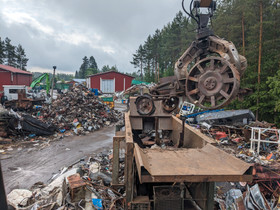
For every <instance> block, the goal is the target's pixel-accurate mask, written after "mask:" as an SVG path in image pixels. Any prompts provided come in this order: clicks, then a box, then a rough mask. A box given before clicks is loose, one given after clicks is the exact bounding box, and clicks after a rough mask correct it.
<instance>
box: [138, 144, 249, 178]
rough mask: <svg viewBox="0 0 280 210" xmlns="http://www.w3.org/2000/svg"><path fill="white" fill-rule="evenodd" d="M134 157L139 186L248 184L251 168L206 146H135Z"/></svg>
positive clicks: (214, 148)
mask: <svg viewBox="0 0 280 210" xmlns="http://www.w3.org/2000/svg"><path fill="white" fill-rule="evenodd" d="M135 156H136V157H135V159H136V166H137V170H138V173H139V178H140V181H141V182H142V183H143V182H176V181H185V182H202V181H203V182H207V181H211V182H219V181H252V165H250V164H247V163H245V162H243V161H242V160H239V159H237V158H235V157H233V156H231V155H230V154H227V153H225V152H224V151H221V150H220V149H218V148H216V147H215V146H213V145H210V144H207V145H206V146H204V147H203V148H201V149H186V148H180V149H175V148H174V149H172V150H167V149H165V150H162V149H141V148H140V147H139V146H138V145H135ZM144 171H146V173H145V172H144ZM143 172H144V173H143ZM147 172H148V174H149V175H146V174H147Z"/></svg>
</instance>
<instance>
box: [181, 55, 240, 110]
mask: <svg viewBox="0 0 280 210" xmlns="http://www.w3.org/2000/svg"><path fill="white" fill-rule="evenodd" d="M239 87H240V76H239V72H238V70H237V69H236V67H235V66H234V65H233V64H231V63H230V62H229V61H227V60H226V59H224V58H221V57H207V58H205V59H202V60H201V61H199V62H198V63H196V64H195V65H194V66H193V68H192V69H191V70H190V72H189V74H188V75H187V77H186V95H187V97H188V98H189V100H190V101H191V102H192V103H194V104H195V105H197V106H200V107H202V108H204V109H217V108H221V107H223V106H226V105H227V104H228V103H229V102H230V101H231V100H232V99H233V98H234V97H235V96H236V95H237V93H238V91H239Z"/></svg>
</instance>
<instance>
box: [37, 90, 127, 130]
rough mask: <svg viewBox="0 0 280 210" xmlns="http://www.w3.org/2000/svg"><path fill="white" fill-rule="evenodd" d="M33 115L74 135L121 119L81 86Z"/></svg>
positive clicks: (116, 112) (114, 111)
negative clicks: (72, 132)
mask: <svg viewBox="0 0 280 210" xmlns="http://www.w3.org/2000/svg"><path fill="white" fill-rule="evenodd" d="M33 114H34V115H36V116H37V117H38V118H39V119H41V120H42V121H43V122H51V123H52V124H54V125H55V126H56V127H57V128H59V130H60V132H62V133H63V132H64V131H66V130H71V129H73V131H74V133H76V134H83V133H85V132H86V131H93V130H98V129H99V128H101V127H103V126H104V125H110V124H111V123H115V122H118V121H119V119H122V113H121V112H119V111H117V110H114V109H110V107H109V106H107V105H106V104H104V103H103V102H102V100H101V99H99V98H98V97H97V96H95V95H93V93H92V92H90V91H89V90H88V89H87V88H86V87H84V86H82V85H79V86H76V87H74V88H72V89H71V90H70V91H68V92H67V93H64V94H61V95H59V96H58V98H57V99H56V100H55V101H53V103H52V105H48V104H45V105H43V106H42V108H41V110H40V111H37V112H36V113H33Z"/></svg>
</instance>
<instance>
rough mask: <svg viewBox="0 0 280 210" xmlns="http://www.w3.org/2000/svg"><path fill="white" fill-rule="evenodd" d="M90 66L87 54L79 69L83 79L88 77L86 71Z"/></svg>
mask: <svg viewBox="0 0 280 210" xmlns="http://www.w3.org/2000/svg"><path fill="white" fill-rule="evenodd" d="M88 67H89V60H88V58H87V56H85V57H84V58H83V63H82V65H81V67H80V71H79V77H80V78H81V79H85V78H86V71H87V69H88Z"/></svg>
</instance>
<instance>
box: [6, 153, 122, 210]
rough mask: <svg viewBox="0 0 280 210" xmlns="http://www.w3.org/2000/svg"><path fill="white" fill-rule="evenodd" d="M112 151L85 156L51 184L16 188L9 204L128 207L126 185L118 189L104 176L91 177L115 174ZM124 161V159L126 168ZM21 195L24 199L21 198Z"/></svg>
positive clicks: (66, 206) (52, 206)
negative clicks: (125, 199)
mask: <svg viewBox="0 0 280 210" xmlns="http://www.w3.org/2000/svg"><path fill="white" fill-rule="evenodd" d="M111 154H112V150H109V151H103V152H102V153H99V154H97V155H95V156H92V157H88V158H87V159H85V158H84V159H81V160H79V161H77V163H76V164H74V165H71V166H69V167H66V170H65V169H63V170H61V172H59V173H58V174H59V176H57V177H56V178H55V179H52V181H51V182H50V183H49V184H48V185H43V184H42V183H40V184H39V185H38V184H35V185H34V186H32V187H31V189H30V190H21V189H15V191H12V192H11V193H10V194H8V196H7V197H8V204H9V205H12V206H13V207H14V208H22V209H41V208H42V209H69V210H70V209H83V208H84V209H88V208H90V209H120V210H121V209H124V198H123V194H124V192H125V191H124V189H123V187H121V188H119V189H118V190H116V189H114V188H113V187H112V186H111V184H110V183H109V185H108V186H106V185H104V179H103V178H100V177H99V178H91V177H92V176H91V174H95V173H98V172H99V173H104V174H107V176H109V177H110V176H111V170H112V162H111V159H110V156H111ZM123 164H124V163H123V161H122V162H121V165H122V167H121V168H120V169H121V170H122V171H123V168H124V167H123ZM66 180H67V181H66ZM17 192H18V193H17ZM16 193H17V194H16ZM20 194H21V196H22V197H23V198H24V202H23V201H22V202H20V201H21V200H20V201H18V200H19V199H17V197H18V196H19V195H20ZM97 204H99V205H101V206H100V208H98V207H97Z"/></svg>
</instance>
